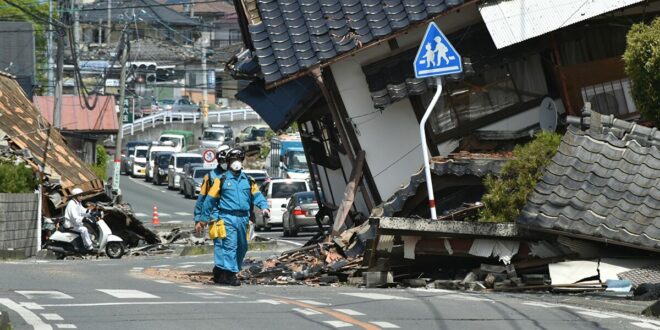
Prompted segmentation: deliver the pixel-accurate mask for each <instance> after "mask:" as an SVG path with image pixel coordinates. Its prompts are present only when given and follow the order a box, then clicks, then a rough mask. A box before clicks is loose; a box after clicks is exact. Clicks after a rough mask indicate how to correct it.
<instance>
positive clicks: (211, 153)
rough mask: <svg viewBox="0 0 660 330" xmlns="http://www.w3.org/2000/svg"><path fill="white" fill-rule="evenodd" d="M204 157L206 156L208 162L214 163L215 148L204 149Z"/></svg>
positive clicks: (205, 159)
mask: <svg viewBox="0 0 660 330" xmlns="http://www.w3.org/2000/svg"><path fill="white" fill-rule="evenodd" d="M202 158H204V161H205V162H207V163H213V162H214V161H215V151H213V149H206V150H204V153H202Z"/></svg>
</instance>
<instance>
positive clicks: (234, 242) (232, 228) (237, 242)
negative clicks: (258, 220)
mask: <svg viewBox="0 0 660 330" xmlns="http://www.w3.org/2000/svg"><path fill="white" fill-rule="evenodd" d="M220 219H222V220H224V221H225V230H226V231H227V236H226V237H225V238H223V239H220V238H216V239H215V240H214V242H213V243H214V245H215V247H214V252H215V265H216V267H218V268H222V269H224V270H228V271H230V272H233V273H238V272H239V271H240V270H241V265H243V259H244V258H245V254H246V253H247V250H248V241H247V226H248V222H249V221H250V217H237V216H233V215H221V216H220Z"/></svg>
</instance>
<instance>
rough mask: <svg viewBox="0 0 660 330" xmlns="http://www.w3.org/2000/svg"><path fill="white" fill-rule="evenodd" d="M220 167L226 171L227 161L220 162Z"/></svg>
mask: <svg viewBox="0 0 660 330" xmlns="http://www.w3.org/2000/svg"><path fill="white" fill-rule="evenodd" d="M220 168H221V169H222V170H223V171H226V170H227V163H225V162H223V163H222V164H220Z"/></svg>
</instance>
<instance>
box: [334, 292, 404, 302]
mask: <svg viewBox="0 0 660 330" xmlns="http://www.w3.org/2000/svg"><path fill="white" fill-rule="evenodd" d="M341 294H343V295H346V296H353V297H359V298H366V299H373V300H412V299H410V298H405V297H397V296H390V295H387V294H382V293H367V292H347V293H341Z"/></svg>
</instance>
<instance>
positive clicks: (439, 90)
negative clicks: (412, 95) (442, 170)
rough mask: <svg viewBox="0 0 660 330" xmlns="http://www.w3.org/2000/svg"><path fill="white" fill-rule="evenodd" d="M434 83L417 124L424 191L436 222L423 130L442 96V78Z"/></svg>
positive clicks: (428, 159) (428, 160)
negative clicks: (432, 93)
mask: <svg viewBox="0 0 660 330" xmlns="http://www.w3.org/2000/svg"><path fill="white" fill-rule="evenodd" d="M435 82H436V85H437V89H436V90H435V95H433V99H432V100H431V103H429V107H428V108H426V112H425V113H424V116H423V117H422V121H421V122H420V123H419V135H420V136H421V139H422V153H423V154H424V174H425V175H426V189H427V191H428V194H429V208H430V210H431V219H433V220H437V219H438V215H437V213H436V211H435V196H434V194H433V181H431V160H430V157H429V148H428V145H427V144H426V130H425V129H424V128H425V127H426V121H427V120H428V119H429V117H430V116H431V113H432V112H433V109H434V108H435V105H436V103H438V100H439V99H440V94H442V78H440V77H436V78H435Z"/></svg>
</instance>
